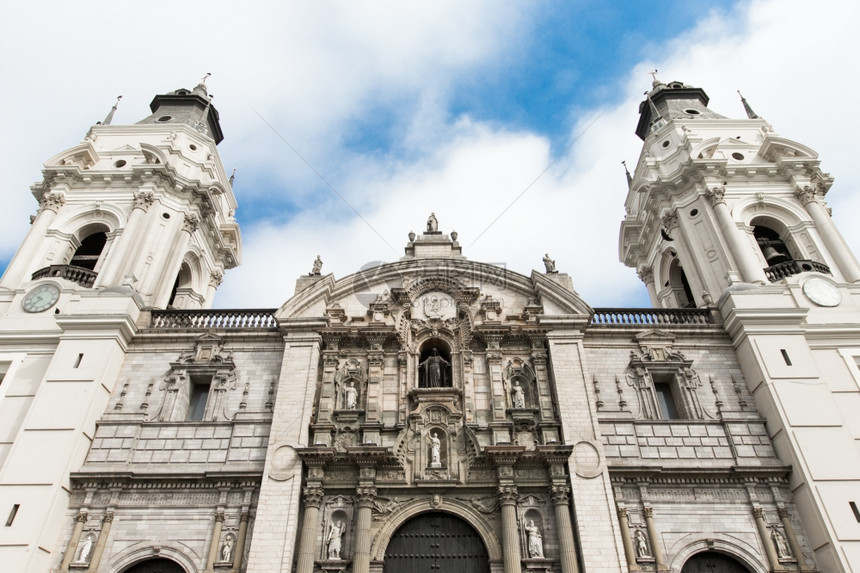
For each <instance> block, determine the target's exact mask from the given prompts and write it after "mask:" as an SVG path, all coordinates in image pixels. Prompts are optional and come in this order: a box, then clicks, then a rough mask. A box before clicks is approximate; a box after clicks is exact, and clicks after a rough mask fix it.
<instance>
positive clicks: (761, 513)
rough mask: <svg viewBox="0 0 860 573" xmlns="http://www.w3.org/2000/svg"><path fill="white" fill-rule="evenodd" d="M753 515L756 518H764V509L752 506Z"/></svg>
mask: <svg viewBox="0 0 860 573" xmlns="http://www.w3.org/2000/svg"><path fill="white" fill-rule="evenodd" d="M753 516H754V517H755V518H756V519H764V510H763V509H762V508H760V507H754V508H753Z"/></svg>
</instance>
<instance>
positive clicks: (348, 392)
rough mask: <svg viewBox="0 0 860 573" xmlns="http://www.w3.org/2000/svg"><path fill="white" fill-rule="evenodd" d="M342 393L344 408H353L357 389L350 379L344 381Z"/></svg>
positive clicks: (356, 401) (356, 400)
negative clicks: (344, 385)
mask: <svg viewBox="0 0 860 573" xmlns="http://www.w3.org/2000/svg"><path fill="white" fill-rule="evenodd" d="M343 394H344V405H345V406H346V409H347V410H355V408H356V405H357V404H358V390H356V389H355V386H354V385H353V383H352V380H349V381H348V382H347V383H346V388H344V390H343Z"/></svg>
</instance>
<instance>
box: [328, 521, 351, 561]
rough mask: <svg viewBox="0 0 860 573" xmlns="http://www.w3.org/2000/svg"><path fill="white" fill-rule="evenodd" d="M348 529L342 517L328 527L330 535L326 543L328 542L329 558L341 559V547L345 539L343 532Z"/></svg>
mask: <svg viewBox="0 0 860 573" xmlns="http://www.w3.org/2000/svg"><path fill="white" fill-rule="evenodd" d="M345 530H346V525H345V524H344V523H343V520H342V519H339V520H337V521H336V522H334V523H333V524H331V526H329V528H328V536H327V537H326V543H327V544H328V558H329V559H336V560H340V548H341V543H342V539H343V532H344V531H345Z"/></svg>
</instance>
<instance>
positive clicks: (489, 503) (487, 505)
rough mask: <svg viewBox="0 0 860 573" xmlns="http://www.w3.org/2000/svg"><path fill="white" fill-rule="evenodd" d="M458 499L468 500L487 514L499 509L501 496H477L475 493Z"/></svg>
mask: <svg viewBox="0 0 860 573" xmlns="http://www.w3.org/2000/svg"><path fill="white" fill-rule="evenodd" d="M457 499H459V500H462V501H466V502H468V503H469V505H471V506H472V507H474V508H475V509H477V510H478V511H480V512H481V513H485V514H491V513H495V512H496V511H498V509H499V498H498V497H496V496H495V495H488V496H486V497H477V496H474V495H473V496H472V497H469V498H466V497H458V498H457Z"/></svg>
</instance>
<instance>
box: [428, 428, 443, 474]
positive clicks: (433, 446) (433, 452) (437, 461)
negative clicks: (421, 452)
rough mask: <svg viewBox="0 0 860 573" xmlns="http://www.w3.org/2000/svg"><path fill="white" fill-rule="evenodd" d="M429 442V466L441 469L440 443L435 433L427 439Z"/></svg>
mask: <svg viewBox="0 0 860 573" xmlns="http://www.w3.org/2000/svg"><path fill="white" fill-rule="evenodd" d="M429 440H430V466H431V467H434V468H438V467H442V461H441V450H442V442H441V440H439V436H437V435H436V432H432V433H431V434H430V437H429Z"/></svg>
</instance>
